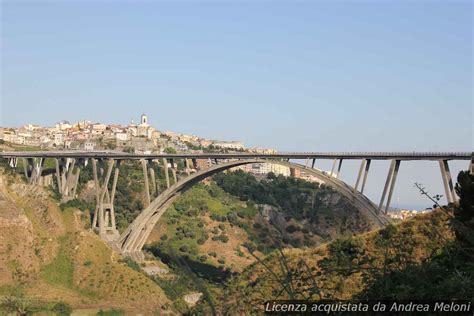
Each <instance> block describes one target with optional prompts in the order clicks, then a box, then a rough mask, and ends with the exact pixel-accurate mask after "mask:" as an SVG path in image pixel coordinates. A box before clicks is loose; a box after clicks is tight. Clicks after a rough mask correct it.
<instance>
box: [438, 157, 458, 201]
mask: <svg viewBox="0 0 474 316" xmlns="http://www.w3.org/2000/svg"><path fill="white" fill-rule="evenodd" d="M439 168H440V170H441V178H442V179H443V186H444V192H446V200H447V201H448V204H449V203H453V202H454V200H453V198H452V196H451V190H450V188H449V180H448V179H449V178H448V174H447V171H446V169H445V164H444V161H443V160H440V161H439ZM451 185H452V184H451Z"/></svg>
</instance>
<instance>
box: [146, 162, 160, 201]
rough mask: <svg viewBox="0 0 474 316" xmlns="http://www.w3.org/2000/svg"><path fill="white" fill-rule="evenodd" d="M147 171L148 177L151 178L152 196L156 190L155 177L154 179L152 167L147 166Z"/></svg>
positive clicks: (155, 194)
mask: <svg viewBox="0 0 474 316" xmlns="http://www.w3.org/2000/svg"><path fill="white" fill-rule="evenodd" d="M148 172H149V173H150V179H151V190H152V192H151V194H152V195H153V196H157V192H158V190H157V189H156V179H155V170H154V169H153V168H148Z"/></svg>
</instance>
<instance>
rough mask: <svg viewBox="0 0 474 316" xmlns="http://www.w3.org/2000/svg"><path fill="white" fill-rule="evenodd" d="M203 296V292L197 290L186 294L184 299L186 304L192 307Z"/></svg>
mask: <svg viewBox="0 0 474 316" xmlns="http://www.w3.org/2000/svg"><path fill="white" fill-rule="evenodd" d="M201 297H202V293H201V292H196V293H189V294H186V295H184V296H183V299H184V301H185V302H186V304H188V305H189V306H191V307H192V306H194V305H196V303H197V302H199V300H200V299H201Z"/></svg>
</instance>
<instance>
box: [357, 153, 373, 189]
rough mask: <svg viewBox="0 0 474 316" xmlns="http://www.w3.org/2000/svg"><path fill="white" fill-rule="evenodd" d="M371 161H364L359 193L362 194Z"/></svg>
mask: <svg viewBox="0 0 474 316" xmlns="http://www.w3.org/2000/svg"><path fill="white" fill-rule="evenodd" d="M371 161H372V160H370V159H366V164H365V171H364V178H363V179H362V187H361V188H360V193H364V188H365V182H366V181H367V176H368V175H369V169H370V162H371Z"/></svg>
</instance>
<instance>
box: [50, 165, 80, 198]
mask: <svg viewBox="0 0 474 316" xmlns="http://www.w3.org/2000/svg"><path fill="white" fill-rule="evenodd" d="M54 160H55V169H56V182H57V184H58V192H59V193H60V194H61V202H62V203H64V202H67V201H70V200H72V199H74V198H75V197H76V190H77V186H78V183H79V175H80V173H81V169H80V168H79V167H76V159H73V158H67V159H65V162H64V164H63V165H62V168H61V165H60V163H59V160H58V159H57V158H55V159H54ZM75 167H76V169H77V171H76V172H74V168H75ZM61 169H62V172H61Z"/></svg>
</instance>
